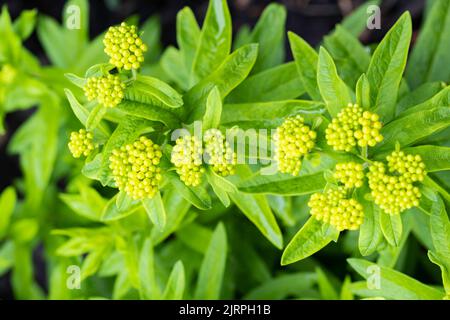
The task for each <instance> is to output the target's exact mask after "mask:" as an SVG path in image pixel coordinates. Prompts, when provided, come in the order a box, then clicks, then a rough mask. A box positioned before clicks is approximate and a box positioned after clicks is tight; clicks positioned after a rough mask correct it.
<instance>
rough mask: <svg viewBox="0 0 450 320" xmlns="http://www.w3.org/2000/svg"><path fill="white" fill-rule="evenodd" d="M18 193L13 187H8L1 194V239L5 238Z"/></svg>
mask: <svg viewBox="0 0 450 320" xmlns="http://www.w3.org/2000/svg"><path fill="white" fill-rule="evenodd" d="M16 200H17V195H16V191H15V189H14V188H13V187H8V188H6V189H5V190H4V191H3V192H2V193H1V195H0V208H1V212H0V239H2V238H4V237H5V235H6V232H7V231H8V227H9V225H10V222H11V216H12V213H13V211H14V208H15V206H16Z"/></svg>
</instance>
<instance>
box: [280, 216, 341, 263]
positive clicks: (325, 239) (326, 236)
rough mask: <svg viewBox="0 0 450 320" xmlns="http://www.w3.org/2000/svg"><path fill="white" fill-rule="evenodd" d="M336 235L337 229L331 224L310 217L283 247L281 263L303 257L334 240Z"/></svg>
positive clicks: (337, 234)
mask: <svg viewBox="0 0 450 320" xmlns="http://www.w3.org/2000/svg"><path fill="white" fill-rule="evenodd" d="M338 237H339V231H337V230H336V229H335V228H333V227H332V226H331V225H328V224H324V223H323V222H321V221H319V220H316V219H315V218H314V217H310V218H309V219H308V221H306V223H305V224H304V225H303V227H302V228H301V229H300V230H299V231H298V232H297V233H296V234H295V236H294V237H293V238H292V239H291V241H290V242H289V244H288V245H287V246H286V248H285V249H284V252H283V256H282V257H281V265H283V266H285V265H287V264H291V263H294V262H297V261H299V260H302V259H305V258H307V257H309V256H310V255H312V254H314V253H316V252H317V251H319V250H321V249H322V248H324V247H325V246H326V245H327V244H329V243H330V242H331V241H336V240H337V238H338Z"/></svg>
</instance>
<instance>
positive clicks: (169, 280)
mask: <svg viewBox="0 0 450 320" xmlns="http://www.w3.org/2000/svg"><path fill="white" fill-rule="evenodd" d="M429 2H430V4H429V5H428V7H427V8H428V9H427V11H426V13H425V18H424V23H423V25H422V27H421V29H420V32H419V36H418V38H417V39H416V41H415V42H414V45H411V35H412V22H411V17H410V14H409V13H408V12H405V13H404V14H403V15H401V17H400V18H399V19H398V20H397V22H396V23H395V24H394V25H393V26H392V27H391V28H390V30H389V31H388V32H387V34H386V35H385V36H384V38H383V39H382V40H381V42H380V43H378V44H374V45H370V46H366V45H363V44H362V43H361V42H360V41H359V40H358V36H359V35H360V33H361V32H362V31H363V30H364V29H365V28H366V22H367V19H368V16H367V8H368V7H369V6H371V5H377V4H379V1H369V2H366V3H364V4H363V5H362V6H361V7H359V8H358V9H357V10H356V11H354V12H353V13H352V14H351V15H350V16H347V17H346V18H344V20H343V21H342V22H341V23H340V24H339V25H337V26H336V28H335V29H334V30H333V31H332V32H331V33H330V34H328V35H327V36H325V37H324V39H323V41H322V42H321V44H320V45H319V46H318V47H316V48H314V47H312V46H311V45H309V44H308V43H307V42H306V41H305V40H303V39H302V38H301V37H300V36H298V35H297V34H295V33H294V32H288V33H287V39H288V41H289V47H290V50H291V53H292V56H293V61H290V62H285V56H286V52H285V35H286V33H285V32H286V30H285V20H286V10H285V8H284V7H283V6H282V5H279V4H270V5H268V6H267V8H266V9H265V10H264V12H263V13H262V15H261V17H260V18H259V20H258V22H257V23H256V25H255V26H254V28H250V27H247V26H244V27H242V28H241V29H240V30H237V32H235V33H234V34H235V37H234V39H233V37H232V34H233V33H232V22H231V17H230V13H229V9H228V5H227V2H226V1H225V0H211V1H210V3H209V7H208V10H207V12H206V16H205V18H204V21H203V24H202V25H201V26H200V25H199V24H198V22H197V19H196V17H195V16H194V14H193V12H192V11H191V10H190V9H189V8H187V7H186V8H184V9H182V10H181V11H180V12H178V15H177V17H176V39H177V46H176V47H175V46H169V47H167V48H162V46H161V44H160V42H159V36H160V24H159V20H158V18H157V17H156V16H154V17H151V18H150V19H148V20H147V21H144V22H143V23H139V19H138V18H137V17H135V16H133V17H130V18H129V19H127V20H126V21H124V22H121V23H119V24H118V25H114V26H111V27H110V28H109V29H107V30H105V32H104V33H102V34H101V35H99V36H98V37H96V38H94V39H89V36H88V33H89V32H88V31H89V26H88V17H89V6H88V2H87V1H83V0H73V1H68V3H67V5H66V8H65V9H64V12H63V21H69V20H70V19H72V18H73V17H71V16H70V14H71V11H70V10H68V9H69V8H70V7H73V6H76V8H78V9H79V12H78V13H79V21H78V23H79V25H78V27H77V28H70V25H69V24H65V23H63V24H59V22H57V21H56V20H54V19H53V18H50V17H46V16H44V15H41V14H38V13H37V12H36V11H34V10H31V11H24V12H22V14H21V15H20V16H19V17H18V18H17V19H16V20H14V21H13V20H12V19H11V17H10V15H9V13H8V9H7V8H6V7H4V8H3V10H2V13H1V17H0V38H1V39H2V41H1V43H0V82H1V84H2V85H1V87H0V106H1V107H0V116H1V119H2V121H1V124H0V129H1V133H2V134H3V135H6V136H9V135H10V132H9V131H8V128H7V126H5V125H4V122H3V117H4V116H5V115H6V114H7V113H10V112H13V111H16V110H23V109H29V108H33V110H34V111H33V112H32V114H31V116H30V117H29V118H28V119H27V120H26V121H25V122H24V123H23V124H22V125H21V126H20V127H19V129H18V130H17V131H16V132H15V133H14V134H13V135H12V137H11V139H10V140H9V144H8V152H9V153H10V154H13V155H18V156H19V157H18V159H19V161H20V168H21V172H22V175H21V177H19V178H17V179H16V180H14V181H12V182H11V185H10V186H9V187H7V188H6V189H4V190H3V192H2V193H1V196H0V208H1V211H0V275H1V276H2V277H8V279H10V281H11V285H12V289H13V294H14V297H15V298H17V299H47V298H48V299H94V298H95V299H97V298H104V299H219V298H223V299H231V298H232V299H286V298H295V299H367V298H384V299H439V300H440V299H448V298H449V297H450V221H449V217H448V214H447V211H446V208H447V207H448V206H449V205H450V194H449V191H448V190H449V187H450V175H449V171H448V170H449V169H450V139H449V134H450V131H449V128H448V127H449V126H450V87H449V86H447V84H446V82H448V81H450V50H449V49H448V48H449V46H450V44H449V41H450V39H449V38H448V34H449V33H450V25H449V24H448V23H446V21H447V20H448V19H450V2H449V1H447V0H436V1H429ZM35 27H36V28H35ZM35 31H36V34H37V36H38V39H39V40H40V43H41V45H42V47H43V48H44V50H45V53H46V55H47V57H48V58H49V60H50V64H49V65H42V64H41V63H40V61H39V60H38V59H37V58H36V57H35V56H34V55H33V53H32V52H30V51H28V50H27V49H26V48H25V47H24V45H23V42H24V40H26V39H27V38H28V37H29V36H30V35H31V34H32V33H33V32H35ZM36 254H38V255H39V256H41V259H42V260H43V263H44V265H45V271H44V274H45V276H44V280H42V279H41V280H40V281H38V280H36V279H37V278H38V270H37V269H36V267H35V259H33V257H35V256H36ZM39 272H43V271H42V270H41V271H39Z"/></svg>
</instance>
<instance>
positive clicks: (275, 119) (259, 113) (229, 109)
mask: <svg viewBox="0 0 450 320" xmlns="http://www.w3.org/2000/svg"><path fill="white" fill-rule="evenodd" d="M324 112H325V106H324V104H323V103H322V102H316V101H307V100H285V101H272V102H252V103H238V104H225V105H224V107H223V110H222V119H221V124H222V125H225V126H234V125H238V126H240V127H245V128H268V127H270V128H273V127H277V126H278V125H279V124H280V123H281V122H282V121H283V120H284V118H286V117H289V116H292V115H296V114H300V115H302V116H303V117H304V118H310V120H313V119H315V118H316V116H317V115H320V114H323V113H324Z"/></svg>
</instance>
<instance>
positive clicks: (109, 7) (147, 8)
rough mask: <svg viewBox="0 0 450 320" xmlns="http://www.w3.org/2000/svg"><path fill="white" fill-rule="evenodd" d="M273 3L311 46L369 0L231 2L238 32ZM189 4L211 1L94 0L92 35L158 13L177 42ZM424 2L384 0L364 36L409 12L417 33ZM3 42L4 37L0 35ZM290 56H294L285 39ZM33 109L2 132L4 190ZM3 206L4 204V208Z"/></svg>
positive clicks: (33, 40)
mask: <svg viewBox="0 0 450 320" xmlns="http://www.w3.org/2000/svg"><path fill="white" fill-rule="evenodd" d="M270 2H278V3H281V4H284V5H285V6H286V8H287V25H286V29H287V30H290V31H294V32H295V33H297V34H299V35H300V36H302V37H303V38H304V39H306V40H307V41H308V42H309V43H311V44H312V45H317V44H318V43H320V41H321V39H322V37H323V36H324V35H326V34H327V33H328V32H330V31H331V30H332V29H333V28H334V26H335V24H336V23H339V21H341V20H342V18H343V17H344V16H346V15H348V14H349V13H350V12H351V11H352V10H354V9H355V8H356V7H358V6H359V5H360V4H361V3H364V2H365V1H364V0H282V1H266V0H228V3H229V6H230V11H231V16H232V20H233V30H234V32H236V30H238V29H239V28H240V27H241V26H242V25H246V24H247V25H250V26H254V24H255V23H256V21H257V20H258V17H259V16H260V15H261V13H262V11H263V10H264V8H265V7H266V6H267V5H268V4H269V3H270ZM0 4H1V5H4V4H6V5H7V6H8V8H9V11H10V14H11V16H12V17H13V18H16V17H17V16H18V15H19V14H20V12H21V11H22V10H25V9H32V8H36V9H37V10H38V11H39V13H40V14H45V15H49V16H53V17H55V18H56V19H58V20H61V13H62V10H63V6H64V4H65V1H63V0H37V1H30V0H8V1H5V0H0ZM185 6H189V7H191V8H192V10H193V11H194V13H195V15H196V17H197V19H198V20H199V21H202V20H203V18H204V16H205V13H206V9H207V6H208V1H207V0H202V1H195V0H151V1H142V0H141V1H138V0H102V1H90V34H91V36H92V37H94V36H96V35H97V34H99V33H101V32H102V31H103V30H105V29H106V28H108V27H109V26H110V25H114V24H117V23H120V22H122V21H123V20H124V19H125V18H127V17H128V16H130V15H133V14H138V15H139V16H140V17H141V21H144V20H145V19H146V18H148V17H150V16H152V15H155V14H157V15H158V16H159V17H160V22H161V24H162V39H161V40H162V44H163V47H165V46H167V45H174V44H175V45H176V31H175V30H176V28H175V21H176V14H177V12H178V11H179V10H180V9H182V8H183V7H185ZM424 6H425V0H383V1H382V6H381V11H382V18H381V26H382V29H381V30H373V31H370V32H369V31H366V32H364V33H363V34H362V35H361V37H360V39H361V41H362V42H363V43H372V42H378V41H379V40H380V39H381V38H382V37H383V35H384V34H385V33H386V32H387V30H389V28H390V27H391V26H392V25H393V23H394V22H395V21H396V20H397V18H398V17H399V16H400V15H401V14H402V13H403V12H404V11H406V10H409V11H410V12H411V15H412V17H413V25H414V30H415V33H414V36H413V39H414V38H415V36H416V35H417V29H418V28H419V27H420V24H421V20H422V15H423V9H424ZM0 41H1V39H0ZM25 45H26V46H27V47H28V48H29V49H30V50H31V51H32V52H33V53H34V54H35V55H36V56H38V57H39V59H40V60H41V62H42V63H43V64H47V63H48V58H47V57H46V56H45V53H44V51H43V49H42V47H41V46H40V44H39V41H38V39H37V36H36V35H35V34H33V35H32V36H31V37H30V38H29V39H28V40H27V41H26V43H25ZM286 49H287V50H286V53H287V59H288V60H290V59H292V57H291V55H290V50H289V47H288V44H287V41H286ZM31 113H32V111H20V112H14V113H11V114H9V115H7V117H6V121H5V122H6V123H5V125H6V128H7V134H5V135H4V136H0V192H1V191H2V189H4V188H5V187H6V186H8V185H10V184H11V183H12V182H13V180H14V179H16V178H18V177H20V175H21V172H20V168H19V165H18V158H17V157H14V156H10V155H7V153H6V146H7V144H8V141H9V139H10V137H11V136H12V134H13V133H14V131H15V130H16V129H17V128H18V127H19V126H20V125H21V124H22V123H23V122H24V121H25V120H26V118H27V117H28V116H29V115H30V114H31ZM0 210H1V208H0ZM33 260H35V264H36V269H35V272H36V273H37V274H36V275H35V276H36V278H37V279H38V280H39V281H38V282H39V283H40V284H41V285H44V286H45V282H46V280H45V279H44V278H45V274H44V268H45V267H44V265H45V263H44V260H43V257H42V248H38V250H36V252H35V255H34V259H33ZM0 298H2V299H4V298H6V299H12V291H11V287H10V283H9V279H8V274H7V275H6V276H4V277H0Z"/></svg>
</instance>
